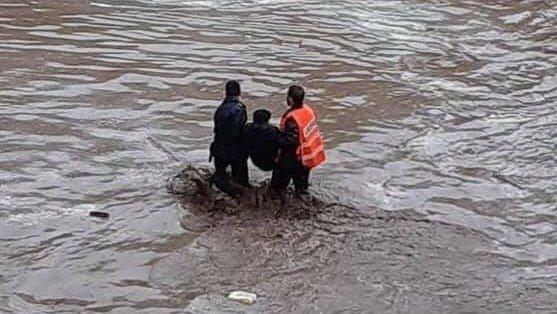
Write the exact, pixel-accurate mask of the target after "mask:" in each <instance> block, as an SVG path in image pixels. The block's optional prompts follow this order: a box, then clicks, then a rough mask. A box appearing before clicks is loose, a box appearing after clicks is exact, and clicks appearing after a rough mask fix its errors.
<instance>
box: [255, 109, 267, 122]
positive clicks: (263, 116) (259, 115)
mask: <svg viewBox="0 0 557 314" xmlns="http://www.w3.org/2000/svg"><path fill="white" fill-rule="evenodd" d="M269 120H271V112H270V111H269V110H265V109H260V110H256V111H255V112H254V113H253V122H255V123H267V122H269Z"/></svg>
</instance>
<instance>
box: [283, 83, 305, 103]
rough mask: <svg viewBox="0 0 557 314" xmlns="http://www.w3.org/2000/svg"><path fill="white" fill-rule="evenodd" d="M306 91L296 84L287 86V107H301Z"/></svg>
mask: <svg viewBox="0 0 557 314" xmlns="http://www.w3.org/2000/svg"><path fill="white" fill-rule="evenodd" d="M305 95H306V92H305V91H304V88H303V87H301V86H298V85H292V86H290V87H289V88H288V94H287V96H286V103H287V104H288V106H289V107H294V108H296V107H301V106H302V105H303V104H304V97H305Z"/></svg>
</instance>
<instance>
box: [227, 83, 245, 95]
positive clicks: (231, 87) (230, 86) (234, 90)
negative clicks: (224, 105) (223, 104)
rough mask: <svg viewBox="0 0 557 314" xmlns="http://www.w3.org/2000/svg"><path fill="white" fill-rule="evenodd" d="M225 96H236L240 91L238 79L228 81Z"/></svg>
mask: <svg viewBox="0 0 557 314" xmlns="http://www.w3.org/2000/svg"><path fill="white" fill-rule="evenodd" d="M225 93H226V97H238V96H240V94H241V93H242V92H241V91H240V83H238V81H234V80H231V81H228V82H226V86H225Z"/></svg>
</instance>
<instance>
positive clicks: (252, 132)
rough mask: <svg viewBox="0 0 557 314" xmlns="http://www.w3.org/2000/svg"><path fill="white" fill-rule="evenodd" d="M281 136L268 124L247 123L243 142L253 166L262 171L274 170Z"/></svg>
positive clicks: (278, 131) (276, 129) (275, 128)
mask: <svg viewBox="0 0 557 314" xmlns="http://www.w3.org/2000/svg"><path fill="white" fill-rule="evenodd" d="M282 137H283V134H282V133H281V132H280V130H279V128H277V127H276V126H273V125H271V124H269V123H248V124H247V125H246V128H245V130H244V142H245V145H246V147H247V150H248V153H249V157H250V159H251V161H252V162H253V164H254V165H256V166H257V167H258V168H259V169H261V170H263V171H270V170H273V169H274V168H275V164H276V161H277V159H278V153H279V146H280V141H281V138H282Z"/></svg>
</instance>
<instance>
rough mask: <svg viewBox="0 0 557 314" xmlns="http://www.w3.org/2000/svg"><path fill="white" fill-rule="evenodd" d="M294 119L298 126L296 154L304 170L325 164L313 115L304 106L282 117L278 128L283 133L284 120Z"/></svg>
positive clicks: (323, 151) (323, 150) (323, 149)
mask: <svg viewBox="0 0 557 314" xmlns="http://www.w3.org/2000/svg"><path fill="white" fill-rule="evenodd" d="M290 118H292V119H294V121H295V122H296V125H297V126H298V148H297V150H296V154H297V155H298V159H299V160H300V161H301V163H302V165H304V167H306V168H310V169H311V168H315V167H317V166H319V165H320V164H322V163H323V162H325V160H326V159H327V158H326V156H325V148H324V147H323V139H322V138H321V133H320V132H319V128H318V127H317V121H316V120H315V114H314V113H313V110H312V109H311V108H310V107H309V106H308V105H306V104H304V105H302V107H300V108H298V109H294V110H291V111H288V112H287V113H286V114H285V115H283V116H282V120H281V121H280V128H281V130H283V131H284V128H285V124H286V120H288V119H290Z"/></svg>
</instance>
